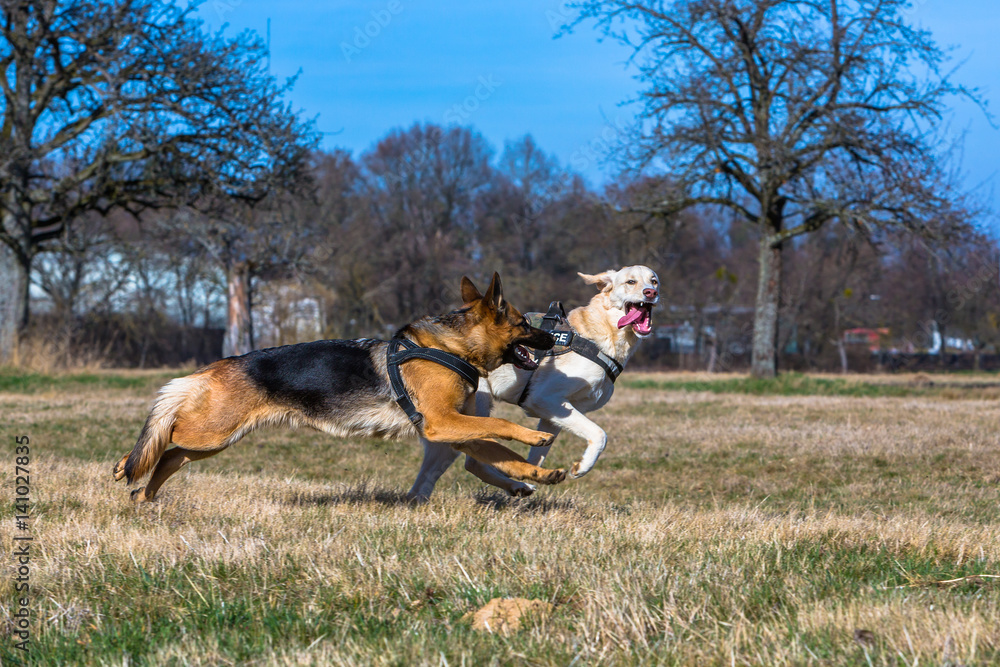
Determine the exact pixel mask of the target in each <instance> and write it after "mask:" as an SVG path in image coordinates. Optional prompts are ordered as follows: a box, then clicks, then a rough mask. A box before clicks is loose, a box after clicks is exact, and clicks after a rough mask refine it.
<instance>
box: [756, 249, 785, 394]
mask: <svg viewBox="0 0 1000 667" xmlns="http://www.w3.org/2000/svg"><path fill="white" fill-rule="evenodd" d="M780 299H781V245H780V244H779V245H778V246H773V245H772V243H771V239H770V238H769V235H768V234H766V233H765V234H764V236H763V238H761V241H760V269H759V276H758V283H757V302H756V304H755V311H754V320H753V357H752V359H751V361H750V373H751V375H753V376H754V377H758V378H772V377H774V376H775V375H776V374H777V372H778V355H777V351H778V306H779V304H780Z"/></svg>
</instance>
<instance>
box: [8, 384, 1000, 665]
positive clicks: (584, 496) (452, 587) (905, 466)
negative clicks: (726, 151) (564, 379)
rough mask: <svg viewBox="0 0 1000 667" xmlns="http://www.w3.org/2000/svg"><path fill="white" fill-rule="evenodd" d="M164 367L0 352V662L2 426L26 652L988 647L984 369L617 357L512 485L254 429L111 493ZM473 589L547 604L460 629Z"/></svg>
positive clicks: (996, 599) (238, 658) (152, 659)
mask: <svg viewBox="0 0 1000 667" xmlns="http://www.w3.org/2000/svg"><path fill="white" fill-rule="evenodd" d="M169 377H172V374H169V373H166V374H165V373H162V372H156V373H148V372H147V373H94V374H90V375H79V376H65V377H51V376H46V375H31V376H25V375H20V374H17V373H14V372H9V371H8V372H0V414H2V428H3V433H2V436H3V438H4V448H3V451H4V452H5V454H6V458H5V459H4V460H3V463H2V467H0V470H2V472H0V480H2V485H3V489H4V495H3V498H4V502H3V504H2V512H0V513H2V523H0V543H2V545H3V553H4V554H5V562H4V563H3V571H4V576H3V579H2V580H0V592H2V595H0V603H2V605H3V607H2V609H0V640H2V645H0V656H2V659H3V664H5V665H6V664H15V663H16V661H18V660H23V659H24V656H23V655H21V654H20V652H15V651H14V649H13V648H12V647H13V639H12V638H11V637H10V632H11V627H12V624H11V618H10V613H11V610H12V608H13V604H12V603H13V600H14V597H15V596H14V583H13V578H14V564H13V561H12V560H11V559H10V557H9V555H7V554H9V553H10V550H11V547H12V544H13V542H12V536H13V534H14V532H15V530H14V522H13V516H14V510H13V508H12V507H11V503H10V502H9V501H8V499H9V498H10V497H11V496H12V494H13V488H14V453H13V447H14V445H13V438H14V436H15V435H28V436H29V437H30V438H31V448H32V449H31V451H32V460H31V464H30V468H31V489H32V491H31V493H32V500H33V507H32V533H33V535H34V538H35V541H34V543H33V549H34V550H33V552H32V553H33V555H32V562H31V568H32V569H31V584H32V587H33V588H32V597H31V599H32V611H33V614H34V616H33V621H32V628H31V629H32V640H31V641H32V645H31V652H30V654H29V657H30V662H31V663H32V664H44V665H74V664H94V665H100V664H107V665H123V664H130V665H167V664H176V665H186V664H192V665H271V664H278V665H299V664H306V665H308V664H316V665H334V664H359V665H365V664H393V665H412V664H448V665H460V664H465V665H486V664H518V665H520V664H529V665H550V664H551V665H567V664H571V663H574V664H577V665H581V664H670V665H672V664H678V665H747V664H752V665H812V664H815V665H911V666H916V665H952V666H957V665H1000V579H998V578H996V575H1000V435H998V428H997V427H998V424H1000V401H998V400H997V399H998V398H1000V382H998V379H997V378H996V376H989V375H978V376H976V375H965V376H961V377H958V378H955V377H949V376H930V377H927V376H922V377H917V378H907V377H906V376H886V377H878V378H871V377H861V376H856V377H855V376H851V377H847V378H841V377H837V376H826V377H819V376H802V375H792V376H785V377H782V378H780V379H778V380H776V381H772V382H764V383H761V382H751V381H748V380H746V379H743V378H741V377H737V376H709V375H694V374H688V375H683V374H670V375H667V374H636V373H627V374H626V375H625V376H623V378H622V381H621V382H620V385H619V388H618V389H617V393H616V394H615V397H614V399H613V400H612V402H611V405H609V406H608V407H607V408H605V409H604V410H603V411H602V412H600V413H597V414H596V415H595V420H596V421H597V422H598V423H600V424H601V425H602V426H604V427H605V428H606V429H607V430H608V432H609V434H610V444H609V445H608V449H607V450H606V452H605V454H604V456H603V457H602V458H601V460H600V462H599V463H598V464H597V467H596V468H595V470H594V471H593V472H592V473H591V474H590V475H588V476H587V477H585V478H583V479H581V480H576V481H569V482H567V483H565V484H563V485H561V486H558V487H554V488H543V489H541V490H540V491H539V492H538V493H536V494H535V496H534V497H532V498H528V499H524V500H520V501H512V500H508V499H507V498H506V497H504V496H502V495H501V494H499V493H495V492H492V491H490V490H488V489H484V488H483V487H482V485H481V484H479V483H478V480H476V479H474V478H473V477H471V475H469V474H468V473H466V472H465V471H464V470H463V469H462V466H461V465H455V466H454V467H453V469H452V470H450V471H449V472H448V473H447V474H446V475H445V477H444V478H443V479H442V480H441V483H440V484H439V486H438V489H437V491H436V492H435V496H434V497H433V498H432V499H431V502H430V503H428V504H426V505H423V506H417V507H413V506H410V505H408V504H406V503H405V502H404V501H403V493H404V492H405V491H406V490H407V489H408V488H409V485H410V483H411V482H412V481H413V477H414V475H415V473H416V470H417V468H418V465H419V461H420V455H421V452H420V450H419V446H418V445H417V444H416V443H415V442H382V441H342V440H335V439H332V438H330V437H327V436H325V435H321V434H318V433H314V432H310V431H295V432H292V431H273V432H262V433H257V434H254V435H251V436H250V437H248V438H246V439H244V440H243V441H242V442H240V443H239V444H238V445H236V446H235V447H233V448H232V449H231V450H230V451H227V452H225V453H223V454H222V455H220V456H218V457H215V458H213V459H210V460H208V461H204V462H200V463H196V464H193V465H192V466H190V467H189V468H188V469H186V470H184V471H182V472H181V473H180V474H178V475H176V476H175V477H174V478H172V479H171V480H170V481H169V482H168V483H167V484H166V485H165V486H164V488H163V490H162V491H161V493H160V495H159V496H158V499H157V501H156V502H154V503H151V504H149V505H145V506H141V507H138V508H137V507H133V506H132V505H130V504H129V502H128V500H127V498H128V490H127V488H126V487H125V486H124V483H119V484H115V483H114V482H112V478H111V468H112V465H113V463H114V461H116V460H117V459H118V458H119V457H120V456H121V455H122V454H123V453H124V452H125V451H126V450H127V449H129V448H130V447H131V445H132V443H133V442H134V440H135V437H136V435H137V433H138V431H139V428H140V426H141V424H142V421H143V419H144V418H145V415H146V413H147V410H148V408H149V405H150V401H151V399H152V397H153V394H154V392H155V389H156V388H157V387H158V386H159V385H160V384H162V383H163V382H164V381H165V380H166V379H168V378H169ZM500 413H501V415H502V416H505V417H508V418H513V419H515V420H517V421H520V422H521V423H526V424H527V423H529V422H527V421H526V420H524V419H523V418H522V417H520V416H519V412H518V411H517V410H515V409H513V408H510V407H509V406H506V407H504V408H503V409H501V410H500ZM515 447H516V448H519V449H522V448H521V447H520V446H515ZM582 447H583V445H582V443H581V442H580V441H578V440H575V439H573V438H572V437H569V436H566V435H563V436H560V438H559V440H557V442H556V445H555V447H554V448H553V452H552V457H551V459H550V462H551V463H553V464H556V465H563V466H568V465H569V464H571V463H572V462H573V461H574V460H575V458H577V457H579V455H580V453H581V452H582ZM494 597H526V598H539V599H543V600H547V601H550V602H552V603H553V604H555V611H554V613H553V614H552V615H551V616H550V617H548V618H544V619H535V620H534V621H533V622H531V623H529V625H528V627H527V628H525V629H524V630H522V631H521V632H520V633H518V634H515V635H512V636H510V637H504V636H499V635H490V634H481V633H477V632H474V631H473V630H471V628H470V627H469V626H468V625H467V622H465V621H463V620H462V616H463V615H464V614H466V612H469V611H472V610H475V609H477V608H478V607H480V606H482V605H483V604H485V603H486V602H487V601H489V600H490V599H491V598H494Z"/></svg>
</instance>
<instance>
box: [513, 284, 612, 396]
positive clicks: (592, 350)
mask: <svg viewBox="0 0 1000 667" xmlns="http://www.w3.org/2000/svg"><path fill="white" fill-rule="evenodd" d="M565 322H566V310H565V309H564V308H563V305H562V302H561V301H553V302H552V303H550V304H549V310H548V312H547V313H545V315H544V316H543V317H542V323H541V325H539V327H538V328H539V329H542V330H543V331H548V332H549V333H550V334H552V337H553V338H555V339H556V345H557V346H561V347H564V348H565V349H564V350H560V351H559V352H556V351H555V348H553V349H551V350H547V351H543V350H538V351H537V352H536V353H535V363H541V361H542V359H544V358H545V357H558V356H560V355H563V354H566V353H567V352H576V353H577V354H579V355H580V356H581V357H583V358H584V359H588V360H590V361H592V362H594V363H595V364H597V365H598V366H600V367H601V368H603V369H604V372H605V374H607V376H608V379H609V380H611V384H614V382H615V380H617V379H618V376H619V375H621V374H622V371H623V370H625V367H624V366H623V365H622V364H620V363H618V360H617V359H615V358H614V357H610V356H608V355H607V354H605V353H604V352H602V351H601V348H599V347H597V343H595V342H594V341H592V340H590V339H588V338H584V337H583V336H581V335H580V334H578V333H576V332H575V331H573V330H572V329H571V330H570V331H555V328H556V326H558V325H559V324H560V323H565ZM534 378H535V374H534V373H532V374H531V377H529V378H528V382H527V384H525V385H524V390H523V391H522V392H521V396H520V398H518V399H517V404H518V405H521V404H522V403H524V399H526V398H528V390H529V389H530V388H531V381H532V380H533V379H534Z"/></svg>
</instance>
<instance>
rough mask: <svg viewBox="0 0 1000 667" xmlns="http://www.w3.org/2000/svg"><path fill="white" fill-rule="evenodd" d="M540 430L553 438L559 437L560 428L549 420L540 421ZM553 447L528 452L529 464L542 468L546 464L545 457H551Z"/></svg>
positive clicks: (533, 448)
mask: <svg viewBox="0 0 1000 667" xmlns="http://www.w3.org/2000/svg"><path fill="white" fill-rule="evenodd" d="M538 430H539V431H545V432H546V433H551V434H552V436H553V437H555V436H557V435H559V430H560V429H559V427H558V426H556V425H555V424H553V423H552V422H551V421H549V420H548V419H540V420H539V421H538ZM551 448H552V445H548V446H547V447H532V448H531V451H530V452H528V463H531V464H533V465H536V466H540V465H542V464H543V463H544V462H545V457H546V456H548V455H549V450H550V449H551Z"/></svg>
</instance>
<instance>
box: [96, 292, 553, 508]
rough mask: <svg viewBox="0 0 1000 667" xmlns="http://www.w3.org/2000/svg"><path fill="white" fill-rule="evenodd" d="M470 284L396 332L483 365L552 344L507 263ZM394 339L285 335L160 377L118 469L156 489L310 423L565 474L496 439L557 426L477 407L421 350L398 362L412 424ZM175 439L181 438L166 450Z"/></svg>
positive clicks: (465, 387) (541, 435)
mask: <svg viewBox="0 0 1000 667" xmlns="http://www.w3.org/2000/svg"><path fill="white" fill-rule="evenodd" d="M461 293H462V300H463V301H464V305H463V307H462V308H461V309H459V310H456V311H454V312H452V313H449V314H447V315H442V316H438V317H425V318H423V319H420V320H417V321H416V322H413V323H411V324H408V325H406V326H404V327H403V328H402V329H400V330H399V331H398V332H397V334H396V336H397V337H402V338H404V339H406V340H409V341H411V342H412V343H415V344H416V345H418V346H420V347H424V348H436V349H438V350H444V351H445V352H449V353H451V354H453V355H456V356H458V357H460V358H461V359H463V360H465V361H466V362H468V363H469V364H471V365H472V366H473V367H474V368H475V370H476V371H478V373H479V375H480V377H485V376H486V375H487V374H488V373H490V372H491V371H493V370H496V369H497V368H498V367H499V366H500V365H502V364H504V363H513V364H515V365H517V366H519V367H521V368H526V369H529V368H533V367H535V366H536V364H535V362H534V361H533V360H532V358H531V355H530V353H529V352H528V350H526V349H525V346H528V347H533V348H536V349H540V350H548V349H551V348H552V346H553V344H554V339H553V338H552V336H551V335H550V334H548V333H547V332H544V331H542V330H540V329H535V328H533V327H531V326H530V325H529V324H528V321H527V320H526V319H525V317H524V316H523V315H522V314H521V313H520V312H519V311H518V310H517V309H516V308H514V307H513V306H512V305H510V304H509V303H507V302H506V301H505V300H504V298H503V286H502V285H501V283H500V276H499V275H497V274H493V280H492V281H491V282H490V285H489V287H488V288H487V290H486V294H485V295H483V294H481V293H480V292H479V290H478V289H476V286H475V285H474V284H473V283H472V281H471V280H469V279H468V278H463V279H462V292H461ZM388 345H389V343H387V342H386V341H381V340H373V339H361V340H321V341H315V342H312V343H300V344H298V345H286V346H284V347H275V348H270V349H266V350H257V351H255V352H250V353H249V354H245V355H243V356H241V357H229V358H227V359H222V360H220V361H217V362H215V363H213V364H211V365H209V366H206V367H205V368H203V369H201V370H199V371H197V372H195V373H193V374H192V375H188V376H187V377H183V378H177V379H175V380H171V381H170V382H168V383H167V384H166V385H165V386H164V387H163V388H162V389H160V392H159V396H158V397H157V399H156V402H155V404H154V405H153V409H152V411H151V412H150V414H149V417H148V418H147V419H146V423H145V425H144V426H143V427H142V431H141V432H140V434H139V439H138V441H137V442H136V443H135V447H133V448H132V451H131V452H129V453H128V454H126V455H125V456H124V457H122V459H121V460H120V461H119V462H118V464H117V465H116V466H115V469H114V476H115V479H116V480H120V479H122V478H127V479H128V483H129V484H132V483H134V482H135V481H136V480H139V479H141V478H143V477H144V476H145V475H147V474H149V473H150V472H152V476H151V477H150V479H149V481H148V482H147V483H146V486H145V487H143V488H140V489H136V490H135V491H133V492H132V496H131V497H132V499H133V500H134V501H136V502H145V501H149V500H152V499H153V497H154V496H155V495H156V492H157V490H159V488H160V486H161V485H162V484H163V483H164V482H165V481H166V480H167V479H168V478H169V477H170V476H171V475H173V474H174V473H175V472H177V471H178V470H179V469H180V468H181V467H182V466H184V465H186V464H187V463H190V462H191V461H198V460H200V459H205V458H208V457H209V456H214V455H215V454H218V453H219V452H221V451H222V450H224V449H225V448H226V447H229V446H230V445H232V444H233V443H235V442H236V441H238V440H239V439H240V438H242V437H243V436H245V435H246V434H247V433H250V432H251V431H254V430H256V429H258V428H261V427H264V426H292V427H296V426H310V427H312V428H314V429H317V430H319V431H324V432H326V433H329V434H331V435H334V436H337V437H354V436H357V437H381V438H401V437H411V436H413V435H419V436H421V437H423V438H424V439H426V440H428V441H430V442H437V443H447V444H448V445H450V446H451V447H454V448H455V450H456V451H458V452H464V453H465V454H466V455H468V456H470V457H472V458H473V459H475V460H477V461H480V462H482V463H483V464H487V465H489V466H492V467H493V468H495V469H496V470H498V471H500V472H501V473H503V474H504V475H506V476H507V477H509V478H511V479H517V480H530V481H531V482H535V483H540V484H558V483H559V482H562V481H563V479H565V477H566V473H565V471H564V470H562V469H559V470H546V469H543V468H539V467H538V466H534V465H531V464H529V463H527V462H526V461H525V459H524V458H523V457H521V456H519V455H518V454H516V453H514V452H513V451H511V450H510V449H508V448H506V447H504V446H502V445H500V444H499V443H497V442H495V441H493V440H488V439H487V438H503V439H507V440H517V441H519V442H523V443H525V444H527V445H531V446H533V447H542V446H547V445H549V444H551V443H552V439H553V437H554V436H553V435H552V434H551V433H547V432H544V431H532V430H531V429H527V428H525V427H523V426H519V425H517V424H514V423H513V422H509V421H506V420H503V419H496V418H492V417H476V416H474V415H475V407H476V406H475V403H476V400H475V396H476V387H474V386H469V384H468V383H467V382H465V381H464V380H463V379H462V377H461V376H459V375H458V373H456V372H455V371H453V370H449V369H448V368H446V367H444V366H442V365H440V364H438V363H436V362H434V361H430V360H425V359H420V358H416V359H410V360H407V361H406V362H405V363H402V364H401V365H400V366H399V372H400V375H401V377H402V382H403V385H404V387H405V389H406V391H407V393H408V394H409V396H410V398H411V399H412V401H413V403H414V404H415V407H416V408H417V410H418V411H419V412H420V413H421V415H422V419H420V418H417V420H416V421H417V423H418V424H419V426H414V423H413V422H411V421H410V419H409V418H408V417H407V415H406V413H405V412H404V411H403V409H402V408H400V406H399V405H397V404H396V402H395V400H394V395H393V391H392V389H391V384H390V379H389V374H388V367H387V354H386V353H387V346H388ZM170 443H174V444H176V445H177V446H176V447H174V448H172V449H169V450H168V449H167V445H168V444H170Z"/></svg>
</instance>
